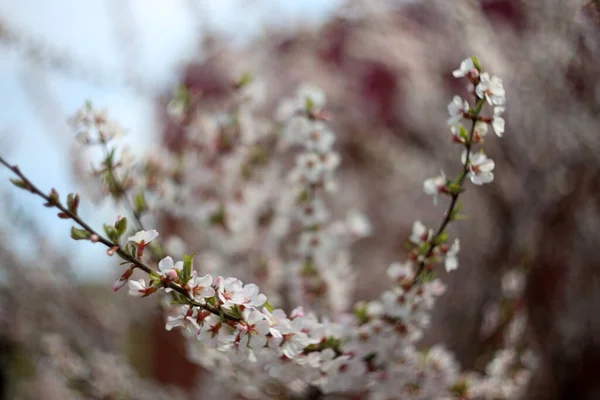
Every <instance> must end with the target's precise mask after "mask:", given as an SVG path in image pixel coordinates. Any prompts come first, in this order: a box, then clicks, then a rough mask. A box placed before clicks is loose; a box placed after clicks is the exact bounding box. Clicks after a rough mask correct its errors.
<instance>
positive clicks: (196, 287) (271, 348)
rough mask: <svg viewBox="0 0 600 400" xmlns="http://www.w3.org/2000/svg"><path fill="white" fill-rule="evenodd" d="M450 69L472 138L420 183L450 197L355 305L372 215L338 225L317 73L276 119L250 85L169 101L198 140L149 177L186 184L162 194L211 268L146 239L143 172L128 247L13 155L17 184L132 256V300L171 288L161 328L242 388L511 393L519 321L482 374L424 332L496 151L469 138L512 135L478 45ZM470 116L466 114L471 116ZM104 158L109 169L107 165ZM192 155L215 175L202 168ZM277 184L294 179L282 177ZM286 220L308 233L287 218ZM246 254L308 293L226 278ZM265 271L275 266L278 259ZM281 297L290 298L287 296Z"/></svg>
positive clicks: (455, 111) (515, 383)
mask: <svg viewBox="0 0 600 400" xmlns="http://www.w3.org/2000/svg"><path fill="white" fill-rule="evenodd" d="M454 76H455V77H457V78H466V79H468V80H469V82H470V84H471V86H472V87H471V94H472V95H473V96H474V103H473V104H470V103H469V102H468V101H466V100H464V99H462V98H461V97H460V96H455V97H454V99H453V100H452V102H451V103H450V104H449V105H448V112H449V114H450V118H449V119H448V124H449V125H450V130H451V132H452V135H453V138H454V141H455V142H456V143H458V144H460V145H462V146H463V147H464V149H463V152H462V156H461V163H462V167H463V168H462V171H461V172H460V173H459V175H458V177H456V178H455V179H450V178H448V177H447V176H446V175H445V174H444V173H443V172H442V175H441V176H439V177H435V178H432V179H427V180H426V181H425V182H424V184H423V188H424V191H425V192H426V193H427V194H430V195H432V196H434V203H436V204H437V202H438V200H439V199H438V197H439V196H440V195H445V196H448V197H450V202H449V207H448V210H447V212H446V214H445V215H444V217H443V220H442V222H441V224H440V225H439V227H438V228H437V229H432V228H429V227H427V226H425V225H424V224H423V223H422V222H421V221H416V222H415V223H414V225H413V229H412V233H411V235H410V238H409V242H408V247H409V253H408V258H407V259H406V260H405V262H403V263H398V262H396V263H392V264H391V265H390V266H389V268H388V270H387V273H388V276H389V278H390V279H391V281H392V284H391V285H390V287H388V288H382V292H381V294H380V295H379V297H378V298H377V299H376V300H373V301H369V302H359V303H357V304H356V305H355V307H354V308H353V310H352V312H350V313H348V312H347V311H348V307H347V305H348V303H349V299H350V296H349V293H350V289H351V288H352V283H351V282H352V270H351V268H350V257H349V247H350V244H352V243H353V241H354V240H356V239H358V238H361V237H364V236H366V235H368V234H369V233H370V230H371V227H370V225H369V223H368V220H367V219H366V218H365V217H363V216H362V215H361V214H360V213H357V212H350V213H349V216H348V218H347V220H346V221H336V222H329V217H330V216H329V211H328V209H327V207H326V198H325V197H324V196H323V194H324V193H326V192H329V193H333V192H335V190H336V184H335V179H334V171H335V170H336V168H337V167H338V165H339V163H340V156H339V154H338V153H336V152H335V151H333V145H334V143H335V135H334V134H333V131H332V130H331V129H330V127H329V125H328V124H327V122H328V120H329V117H328V115H327V112H326V109H325V104H326V96H325V94H324V93H323V92H322V91H320V90H319V89H317V88H314V87H312V86H310V85H304V86H301V87H300V88H299V89H298V91H297V93H296V96H295V97H293V98H291V99H286V100H285V101H284V102H283V103H282V105H281V107H280V108H279V109H278V110H277V112H276V119H277V121H276V122H274V123H267V124H258V123H257V121H256V120H255V119H253V118H252V117H251V116H252V113H253V112H254V111H253V108H252V107H248V106H247V105H246V103H245V100H244V99H247V97H248V96H247V94H248V93H247V91H240V93H239V96H240V98H239V99H238V101H236V102H235V104H234V106H233V109H232V110H230V112H229V113H226V114H222V113H221V114H218V115H217V116H214V115H212V116H206V115H203V114H201V113H200V114H198V113H197V110H195V109H194V107H192V106H191V104H192V103H193V102H191V100H190V98H189V96H187V95H185V93H184V95H185V96H184V95H182V96H183V97H181V99H179V100H178V101H176V102H172V103H171V104H170V105H169V108H170V114H171V115H172V116H173V118H175V119H176V120H177V121H180V122H181V121H183V120H185V121H194V120H196V121H197V123H196V124H191V125H189V126H188V127H187V129H188V134H189V135H190V137H191V139H190V142H189V148H190V149H194V151H195V153H193V154H194V156H193V157H191V156H190V155H189V154H187V153H185V152H184V153H183V154H180V155H179V158H178V159H177V160H172V161H173V165H175V166H176V167H173V165H171V166H164V165H163V166H162V167H161V168H162V169H165V170H169V171H171V172H169V173H165V174H158V175H160V176H161V178H160V179H158V180H157V181H155V182H153V183H154V184H157V185H159V186H165V185H166V186H169V185H171V186H174V187H175V188H171V189H170V190H172V191H174V192H179V193H186V195H185V196H182V197H183V198H178V199H175V198H169V196H166V197H167V201H166V203H164V204H169V205H170V206H171V207H176V206H189V207H187V210H186V211H185V212H184V214H183V215H185V216H188V217H191V218H192V217H196V218H198V217H199V219H200V220H201V221H202V222H205V223H207V225H208V227H209V233H208V235H207V236H208V238H206V241H207V243H210V244H212V245H213V246H214V247H216V248H218V251H217V253H218V254H217V255H216V256H215V255H214V254H208V253H202V254H200V255H199V257H200V258H201V259H202V270H203V272H202V273H199V272H198V271H197V270H196V269H194V260H195V259H196V255H187V254H184V256H183V260H181V261H175V260H174V259H173V258H172V257H171V256H167V255H166V254H161V252H160V251H157V250H156V247H155V246H154V247H153V244H154V243H156V239H157V237H158V232H157V231H155V230H144V229H143V226H142V223H141V220H140V218H139V217H140V213H141V212H142V211H143V210H148V208H149V207H147V203H146V200H145V199H146V197H145V193H146V189H148V190H150V188H149V187H146V186H152V185H150V184H149V183H148V182H146V183H147V185H146V186H143V185H142V186H143V188H142V190H143V191H144V193H143V195H142V197H139V196H136V197H135V198H134V200H135V201H134V206H132V210H133V213H134V217H136V220H137V222H138V227H136V228H135V229H134V231H133V234H132V235H131V236H129V237H128V239H127V243H126V244H125V245H121V241H122V238H124V237H127V236H124V235H125V232H126V231H127V220H126V219H124V218H119V219H118V220H117V221H116V223H115V224H114V225H105V227H104V228H105V233H106V235H107V238H105V237H102V236H101V235H100V234H98V233H97V232H95V231H93V230H92V229H91V228H89V227H88V226H87V225H86V224H85V223H83V221H82V220H81V219H80V218H79V216H78V215H77V210H76V208H77V207H76V206H74V200H73V196H72V195H70V196H69V200H68V204H67V206H66V207H65V206H63V205H62V204H61V203H60V198H59V197H60V196H59V195H58V193H57V192H56V191H54V190H53V191H52V192H51V193H50V195H46V194H44V193H43V192H41V191H39V190H38V189H37V188H35V187H34V186H32V184H31V183H30V182H29V181H28V180H27V179H25V178H24V177H23V176H22V175H21V174H20V171H19V170H18V169H13V168H11V169H12V170H13V171H14V172H15V173H17V175H19V177H21V178H22V180H18V181H14V182H13V183H15V184H16V185H17V186H19V187H21V188H24V189H27V190H29V191H31V192H33V193H36V194H37V195H39V196H41V197H43V198H44V199H46V201H47V205H48V206H51V207H57V208H59V209H60V211H61V213H60V214H59V216H61V215H62V216H61V218H66V219H72V220H74V221H75V222H76V223H77V224H79V226H80V227H81V229H80V228H75V227H74V228H73V230H72V237H73V238H74V239H77V240H90V241H92V242H95V243H98V242H100V243H102V244H104V245H106V246H107V247H109V255H113V254H117V255H118V256H119V257H121V258H122V259H123V260H124V262H123V265H126V266H127V269H126V270H125V272H124V273H123V274H122V275H121V277H120V278H119V280H117V282H115V285H114V289H115V290H118V289H119V288H121V287H122V286H124V285H125V284H126V283H127V284H128V287H129V294H130V295H131V296H134V297H148V296H151V295H155V294H158V293H164V297H163V299H165V300H166V303H169V307H168V308H169V314H170V315H169V316H168V317H167V319H166V329H167V330H172V329H174V328H179V329H181V330H182V331H183V332H184V333H185V335H186V337H188V338H189V341H188V348H189V357H190V358H191V359H192V360H194V361H196V362H197V363H199V364H201V365H203V366H204V367H206V368H208V369H210V370H212V371H214V372H215V374H217V375H218V376H219V377H221V378H222V379H224V380H225V381H226V382H227V383H228V386H229V387H230V388H232V389H233V390H234V391H237V392H239V393H242V394H243V395H244V396H247V397H260V393H267V392H268V391H269V390H272V388H273V386H274V385H275V386H276V387H280V388H283V390H284V391H285V392H290V393H294V392H296V393H300V392H304V391H305V390H308V389H309V388H318V390H319V391H321V392H323V393H356V394H368V395H369V396H370V398H373V399H389V398H390V395H391V394H393V397H400V398H415V399H427V398H440V399H474V398H476V397H477V396H481V397H484V398H489V399H497V398H508V397H510V396H514V395H515V393H518V391H519V388H522V387H523V385H524V384H525V383H526V382H527V379H528V374H527V371H526V369H527V367H530V366H531V365H532V362H531V357H530V355H528V354H525V353H520V352H517V351H516V345H515V344H514V343H515V340H516V339H514V338H515V337H518V336H519V334H520V331H519V325H518V321H519V319H517V318H515V321H517V322H515V323H514V325H511V327H512V333H513V334H512V336H511V338H513V340H511V341H510V343H509V344H507V346H506V347H507V348H506V349H504V350H500V351H499V352H497V353H496V354H495V357H493V358H492V360H491V361H490V363H489V364H488V368H487V370H486V374H485V375H484V376H481V375H478V374H473V373H466V372H462V371H461V369H460V367H459V365H458V363H457V362H456V361H455V360H454V358H453V356H452V355H451V353H450V352H448V351H447V350H446V349H445V348H444V347H443V346H441V345H436V346H433V347H431V348H429V349H426V348H421V346H420V343H419V341H420V339H421V338H422V337H423V333H424V330H425V329H426V328H427V327H428V326H429V324H430V320H431V310H432V309H433V307H434V306H435V304H436V301H437V299H438V297H440V296H441V295H443V294H444V292H445V291H446V289H447V288H446V286H445V285H444V284H443V283H442V281H441V279H440V278H439V277H438V276H437V271H436V266H437V265H438V264H443V265H444V267H445V270H446V272H451V271H454V270H456V269H457V268H458V253H459V251H460V242H459V240H458V239H454V241H453V242H452V243H451V244H450V243H449V242H448V240H449V238H448V234H447V231H446V229H447V226H448V225H449V224H450V223H451V222H453V221H456V220H458V219H460V217H461V216H462V215H461V214H460V212H461V210H462V205H461V204H460V202H459V201H458V197H459V195H460V193H462V192H463V191H464V190H465V189H464V188H463V183H464V181H465V180H466V178H467V177H468V178H469V179H470V180H471V182H472V183H474V184H476V185H482V184H484V183H490V182H492V181H493V178H494V175H493V172H492V171H493V169H494V162H493V161H492V160H490V159H489V158H487V156H486V155H485V154H484V153H483V152H482V151H480V152H474V146H475V145H477V144H481V143H482V142H483V138H484V136H485V135H486V133H487V129H488V126H489V125H491V126H492V129H494V131H495V132H496V134H497V135H498V136H502V134H503V133H504V120H503V119H502V117H501V115H502V113H503V111H504V103H505V93H504V88H503V85H502V81H501V80H500V79H499V78H497V77H490V75H489V74H488V73H486V72H483V71H482V68H481V65H480V63H479V61H478V60H477V58H475V57H472V58H469V59H466V60H464V61H463V62H462V63H461V65H460V67H459V69H457V70H456V71H454ZM248 82H249V81H248V79H246V78H245V79H242V81H240V82H238V85H236V88H237V89H238V90H239V89H241V88H243V87H246V88H247V86H246V85H247V84H248ZM182 99H183V100H182ZM486 105H488V106H490V107H492V113H491V116H483V115H482V112H483V110H484V107H485V106H486ZM198 112H199V111H198ZM465 121H468V122H470V126H469V127H468V128H467V127H465V126H464V125H463V123H464V122H465ZM271 122H272V121H271ZM199 127H202V128H203V129H199ZM204 128H208V129H204ZM194 129H197V130H198V131H197V132H193V131H194ZM274 131H276V132H282V135H277V134H274ZM101 141H103V142H105V141H106V140H105V139H101ZM290 144H291V145H297V146H299V147H300V148H301V152H300V154H297V155H296V157H295V166H294V168H293V169H292V171H291V172H290V173H289V174H286V173H285V169H284V168H283V166H285V162H284V161H283V162H281V163H279V164H278V163H276V162H275V161H274V159H276V158H277V156H281V159H283V160H284V159H285V157H284V154H282V153H279V151H280V150H281V149H282V148H286V147H288V146H289V145H290ZM110 154H114V152H113V153H110ZM110 154H109V156H108V157H109V158H108V160H109V161H110V160H112V159H111V158H110V157H112V156H110ZM281 159H280V160H281ZM3 163H4V162H3ZM4 164H5V165H7V166H9V165H8V164H7V163H4ZM145 164H146V171H142V176H141V177H140V176H138V177H137V180H138V181H143V180H144V177H143V175H144V174H145V175H146V178H147V177H148V176H154V177H156V174H153V173H149V172H148V169H149V167H148V165H149V164H151V163H149V162H148V163H145ZM167 164H168V163H167ZM106 165H107V170H108V171H109V173H110V176H112V177H113V178H115V176H116V175H115V174H114V172H113V170H112V168H113V167H114V163H111V162H107V163H106ZM198 166H202V167H203V168H204V170H206V171H207V173H206V174H204V173H202V174H198V173H197V170H196V169H195V168H196V167H198ZM267 166H268V168H267ZM163 167H164V168H163ZM172 167H173V168H172ZM9 168H10V166H9ZM161 168H159V169H161ZM273 171H274V172H273ZM286 177H287V178H286ZM153 179H154V178H153ZM115 181H116V186H115V187H116V188H117V189H121V190H120V191H119V192H118V194H119V196H120V197H125V198H127V199H128V200H129V198H128V193H127V188H126V187H124V186H123V185H122V182H121V181H119V180H118V179H116V178H115ZM282 182H285V185H284V186H285V189H281V187H282V186H281V185H282ZM186 185H187V191H186V189H185V187H186ZM111 193H112V194H113V195H116V194H117V192H113V191H111ZM117 197H118V196H117ZM162 198H163V200H164V199H165V196H162ZM198 199H200V200H202V203H203V207H202V209H201V210H198V208H197V207H195V208H194V207H193V206H194V204H195V201H197V200H198ZM179 201H182V203H180V202H179ZM142 206H145V207H142ZM184 208H186V207H184ZM180 216H181V214H180ZM293 217H295V220H296V221H297V222H299V230H296V231H294V230H293V229H291V228H290V226H291V225H292V224H291V222H292V220H293V219H294V218H293ZM186 239H188V240H191V239H192V238H186ZM193 239H195V238H193ZM292 239H297V240H298V245H297V246H293V250H292V251H290V250H288V248H290V247H292V246H287V244H288V241H289V240H292ZM217 243H218V244H217ZM148 247H150V249H151V250H152V249H154V251H152V253H151V254H150V256H151V257H148V255H149V253H148V252H147V251H145V249H146V248H148ZM250 254H252V255H254V256H257V257H258V259H260V260H263V261H264V260H268V261H266V264H267V265H273V263H272V261H273V260H275V259H279V260H291V261H289V262H288V263H287V264H286V263H285V262H279V263H275V264H276V265H278V266H279V267H280V268H282V267H283V266H284V265H289V266H291V267H292V268H290V269H291V273H289V272H290V271H283V272H282V275H283V274H286V273H287V276H289V277H291V279H289V280H290V282H289V283H288V285H287V287H288V288H291V289H295V290H296V292H299V293H300V296H298V299H297V300H298V301H299V302H300V304H301V305H300V306H298V307H296V308H293V309H292V311H290V312H289V313H287V312H286V311H284V310H283V309H282V308H277V309H276V308H274V307H273V305H272V304H275V305H279V304H282V303H284V302H283V301H281V299H280V298H278V297H276V296H271V293H272V292H277V286H276V285H273V286H271V287H269V285H267V287H268V288H269V289H270V290H268V291H267V290H265V289H264V288H262V289H261V288H259V286H258V285H256V284H254V283H244V282H243V281H247V280H248V279H246V276H249V277H260V278H262V282H272V281H269V279H265V278H264V276H265V273H264V266H265V263H259V264H258V265H257V266H256V268H255V269H254V268H246V270H250V271H251V273H249V274H248V273H247V272H246V274H247V275H246V276H240V275H237V276H238V277H224V275H228V274H225V273H223V272H224V271H225V272H226V271H231V270H232V268H231V265H232V264H235V263H238V264H239V265H242V266H247V264H248V260H249V259H252V258H250V257H249V255H250ZM149 258H151V259H150V260H148V259H149ZM240 259H241V260H243V261H240ZM136 269H138V270H141V271H143V272H145V273H146V274H147V275H148V277H147V278H146V279H147V281H146V279H138V280H133V279H132V276H133V273H134V271H135V270H136ZM266 269H267V270H268V273H272V271H273V270H274V269H275V268H272V269H269V268H266ZM240 271H243V269H240ZM259 272H260V274H259ZM267 275H268V274H267ZM260 278H259V279H260ZM242 279H243V280H242ZM516 281H518V278H515V277H514V276H513V277H512V279H508V278H507V279H505V283H504V286H506V287H509V289H512V291H511V296H513V297H518V289H519V288H520V287H522V285H519V284H518V283H515V282H516ZM271 289H274V290H271ZM263 291H264V293H263ZM293 291H294V290H292V292H293ZM265 293H266V294H265ZM282 297H283V298H284V299H285V300H288V301H290V300H292V299H290V297H291V296H290V293H283V294H282ZM290 308H291V307H290ZM309 310H310V311H309ZM515 314H517V312H515ZM520 321H522V319H521V320H520ZM500 325H502V324H500ZM515 332H516V333H515ZM517 341H518V340H517ZM513 367H514V368H513ZM521 367H523V368H521ZM515 368H516V369H515ZM517 369H518V371H517V372H515V371H516V370H517Z"/></svg>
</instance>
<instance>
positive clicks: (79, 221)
mask: <svg viewBox="0 0 600 400" xmlns="http://www.w3.org/2000/svg"><path fill="white" fill-rule="evenodd" d="M0 164H3V165H4V166H5V167H6V168H8V169H10V170H11V171H12V172H14V173H15V174H16V175H17V176H18V177H19V178H20V179H21V180H22V181H23V182H24V184H25V186H26V188H27V190H29V191H30V192H31V193H33V194H35V195H37V196H39V197H41V198H42V199H44V200H46V202H47V203H48V204H50V205H51V206H53V207H56V208H58V209H59V210H60V211H61V212H63V213H65V214H66V215H68V216H69V218H70V219H72V220H73V221H75V222H76V223H77V224H78V225H79V226H80V227H81V228H83V229H84V230H86V231H87V232H88V233H89V234H90V235H96V236H97V237H98V242H99V243H102V244H103V245H105V246H106V247H108V248H115V249H116V253H117V254H118V255H119V256H121V258H122V259H124V260H125V261H127V262H130V263H131V264H133V265H134V266H135V267H137V268H139V269H141V270H142V271H144V272H146V273H147V274H149V275H151V274H152V273H155V271H154V270H153V269H152V268H151V267H149V266H148V265H146V264H144V263H143V262H142V261H141V260H139V259H137V258H135V257H133V256H132V255H130V254H128V253H127V252H126V251H125V250H123V248H122V247H121V246H120V245H119V244H118V243H114V242H112V241H110V240H109V239H107V238H105V237H104V236H102V235H101V234H99V233H98V232H96V231H95V230H94V229H93V228H92V227H90V226H89V225H88V224H87V223H86V222H85V221H83V220H82V219H81V218H80V217H79V216H78V215H77V214H75V213H73V212H71V211H70V210H69V209H68V208H67V207H65V206H64V205H63V204H62V203H61V202H60V200H58V199H52V198H51V197H50V196H49V195H47V194H45V193H44V192H42V191H41V190H40V189H39V188H38V187H37V186H35V185H34V184H33V183H32V182H31V181H30V180H29V179H28V178H27V177H26V176H25V175H24V174H23V173H22V172H21V170H20V169H19V167H18V166H17V165H11V164H9V163H8V162H7V161H6V160H5V159H4V158H2V156H0ZM163 284H164V286H165V287H168V288H171V289H173V290H174V291H176V292H177V293H179V294H181V295H182V296H183V297H184V298H185V299H186V300H187V301H188V303H189V304H190V305H193V306H196V307H199V308H202V309H204V310H206V311H209V312H211V313H213V314H215V315H217V316H222V317H223V318H225V319H228V320H230V321H238V319H237V318H234V317H232V316H230V315H227V314H224V313H221V312H220V311H219V309H218V308H217V307H214V306H212V305H210V304H201V303H198V302H197V301H195V300H194V299H193V298H192V297H191V295H190V294H189V293H188V291H187V290H185V288H183V287H181V286H179V285H177V284H175V283H173V282H168V283H163Z"/></svg>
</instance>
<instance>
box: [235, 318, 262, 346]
mask: <svg viewBox="0 0 600 400" xmlns="http://www.w3.org/2000/svg"><path fill="white" fill-rule="evenodd" d="M236 329H237V330H238V332H239V344H238V346H239V347H238V348H239V350H240V351H244V350H245V349H246V348H247V347H248V346H250V348H252V349H259V348H261V347H264V346H265V345H266V344H267V337H266V335H267V334H268V333H269V330H270V326H269V321H267V320H266V319H265V316H264V315H263V313H261V312H260V311H257V310H248V309H246V310H244V313H243V321H242V322H240V323H238V324H237V325H236Z"/></svg>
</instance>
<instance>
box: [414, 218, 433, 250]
mask: <svg viewBox="0 0 600 400" xmlns="http://www.w3.org/2000/svg"><path fill="white" fill-rule="evenodd" d="M432 234H433V232H432V230H431V229H430V230H427V228H426V227H425V225H423V223H422V222H421V221H415V223H414V224H413V228H412V234H411V235H410V238H409V240H410V241H411V242H412V243H414V244H416V245H419V244H421V243H423V242H425V241H427V240H429V238H430V237H431V235H432Z"/></svg>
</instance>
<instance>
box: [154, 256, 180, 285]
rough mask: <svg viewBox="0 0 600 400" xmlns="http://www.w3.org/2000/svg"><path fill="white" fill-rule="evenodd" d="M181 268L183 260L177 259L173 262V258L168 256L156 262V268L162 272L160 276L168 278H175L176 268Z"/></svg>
mask: <svg viewBox="0 0 600 400" xmlns="http://www.w3.org/2000/svg"><path fill="white" fill-rule="evenodd" d="M182 268H183V261H177V262H176V263H175V264H173V259H172V258H171V257H169V256H167V257H165V258H163V259H162V260H160V261H159V262H158V269H159V270H160V272H162V276H164V277H166V278H167V279H170V280H175V279H177V270H181V269H182Z"/></svg>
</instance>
